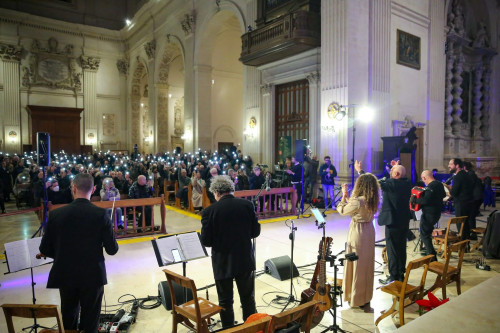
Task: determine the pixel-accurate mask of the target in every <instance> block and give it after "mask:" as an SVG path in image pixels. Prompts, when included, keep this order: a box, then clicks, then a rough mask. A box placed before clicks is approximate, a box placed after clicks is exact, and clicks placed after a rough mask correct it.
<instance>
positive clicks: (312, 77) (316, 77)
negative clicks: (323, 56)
mask: <svg viewBox="0 0 500 333" xmlns="http://www.w3.org/2000/svg"><path fill="white" fill-rule="evenodd" d="M306 79H307V81H309V84H311V85H312V84H320V83H321V74H320V73H319V72H317V71H314V72H311V73H309V74H307V76H306Z"/></svg>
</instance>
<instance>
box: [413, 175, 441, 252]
mask: <svg viewBox="0 0 500 333" xmlns="http://www.w3.org/2000/svg"><path fill="white" fill-rule="evenodd" d="M421 177H422V181H423V182H424V183H425V185H426V188H425V191H424V192H423V193H422V196H421V197H420V198H418V199H417V198H416V196H412V197H411V200H410V201H411V202H412V203H415V204H420V205H421V206H422V216H421V217H420V239H421V240H422V243H423V244H424V246H425V255H430V254H432V255H434V258H433V259H432V260H431V261H436V260H437V258H436V250H435V249H434V245H432V231H433V230H434V225H435V224H436V223H437V222H438V221H439V218H440V217H441V208H442V207H443V199H444V197H446V192H445V191H444V185H443V184H442V183H441V182H439V181H437V180H435V179H434V176H433V174H432V171H430V170H424V171H423V172H422V175H421Z"/></svg>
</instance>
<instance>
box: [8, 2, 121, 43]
mask: <svg viewBox="0 0 500 333" xmlns="http://www.w3.org/2000/svg"><path fill="white" fill-rule="evenodd" d="M0 23H10V24H17V25H20V26H22V27H26V28H33V29H41V30H45V31H51V32H56V33H62V34H66V35H72V36H79V37H87V38H95V39H98V40H102V41H107V42H114V43H123V39H122V38H121V34H120V32H119V31H113V30H108V29H104V28H98V27H91V26H86V25H83V24H75V23H68V22H63V21H58V20H54V19H49V18H44V17H40V16H36V15H32V14H27V13H20V12H17V11H14V10H9V9H2V10H1V11H0Z"/></svg>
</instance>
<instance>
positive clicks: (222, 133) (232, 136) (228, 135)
mask: <svg viewBox="0 0 500 333" xmlns="http://www.w3.org/2000/svg"><path fill="white" fill-rule="evenodd" d="M236 141H237V136H236V131H235V130H234V129H233V128H232V127H231V126H228V125H221V126H219V127H217V129H216V130H215V132H214V136H213V142H214V147H213V148H214V149H217V143H218V142H236Z"/></svg>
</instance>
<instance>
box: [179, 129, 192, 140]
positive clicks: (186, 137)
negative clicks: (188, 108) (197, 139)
mask: <svg viewBox="0 0 500 333" xmlns="http://www.w3.org/2000/svg"><path fill="white" fill-rule="evenodd" d="M192 137H193V132H192V131H191V126H187V127H186V130H185V131H184V134H182V136H181V139H182V140H191V138H192Z"/></svg>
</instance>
